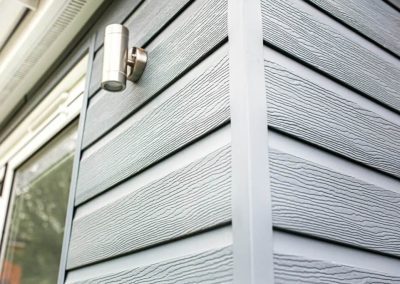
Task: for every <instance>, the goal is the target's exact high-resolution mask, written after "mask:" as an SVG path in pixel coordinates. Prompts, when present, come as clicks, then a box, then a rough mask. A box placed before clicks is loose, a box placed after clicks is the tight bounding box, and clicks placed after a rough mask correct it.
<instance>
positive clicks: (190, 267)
mask: <svg viewBox="0 0 400 284" xmlns="http://www.w3.org/2000/svg"><path fill="white" fill-rule="evenodd" d="M232 266H233V258H232V247H231V246H228V247H223V248H220V249H214V250H210V251H205V252H202V253H199V254H194V255H188V256H185V257H181V258H176V259H172V260H168V261H164V262H159V263H155V264H152V265H149V266H144V267H137V268H133V269H130V270H123V271H121V272H115V273H110V274H106V275H104V276H100V277H96V278H91V279H86V280H82V281H76V282H75V281H74V282H68V281H67V283H68V284H89V283H163V284H178V283H182V284H183V283H204V284H218V283H233V269H232Z"/></svg>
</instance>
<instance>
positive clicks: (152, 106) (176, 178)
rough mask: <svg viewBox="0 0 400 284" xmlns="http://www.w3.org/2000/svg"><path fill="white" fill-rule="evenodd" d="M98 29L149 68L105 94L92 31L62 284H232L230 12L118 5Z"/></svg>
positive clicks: (211, 1) (213, 1)
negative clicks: (113, 27)
mask: <svg viewBox="0 0 400 284" xmlns="http://www.w3.org/2000/svg"><path fill="white" fill-rule="evenodd" d="M114 15H118V16H114ZM104 17H106V18H108V19H107V20H102V19H100V21H104V22H107V24H108V23H116V22H120V23H123V24H124V25H126V26H127V27H128V28H129V30H130V40H129V43H130V45H135V46H142V47H145V48H146V50H147V51H148V56H149V61H148V64H147V66H146V70H145V73H144V74H143V77H142V78H141V79H140V81H139V82H138V83H137V84H134V85H133V84H129V85H128V86H127V89H126V90H125V91H123V92H119V93H109V92H106V91H104V90H101V89H100V80H101V69H102V60H103V48H102V40H103V36H104V33H103V30H104V26H100V28H99V30H98V34H97V36H96V40H95V43H94V46H95V50H96V53H95V57H94V61H93V68H92V71H91V72H92V76H91V78H90V86H89V92H88V97H89V98H88V104H87V109H86V115H85V122H84V129H83V135H82V149H81V152H80V155H81V157H80V161H79V175H78V178H77V186H76V193H75V202H74V217H73V222H72V230H71V234H70V241H69V245H68V257H67V261H66V278H65V282H66V283H86V282H90V281H94V282H107V280H108V281H111V280H113V281H120V282H123V283H126V282H131V283H141V282H142V281H150V282H153V283H157V282H159V281H161V280H163V281H164V282H165V281H166V283H167V282H168V283H177V282H179V281H180V279H197V280H196V281H200V282H205V283H226V282H231V281H232V249H231V243H232V237H231V229H230V222H231V202H230V187H231V179H230V177H231V174H230V146H229V142H230V132H229V69H228V55H227V54H228V47H227V1H220V0H201V1H195V2H193V1H192V2H189V1H187V0H184V1H145V2H143V3H140V2H139V1H115V3H114V4H112V5H111V6H110V7H109V8H108V10H107V11H106V13H105V14H104ZM81 127H82V126H81ZM147 255H152V257H149V256H147ZM121 263H123V264H121Z"/></svg>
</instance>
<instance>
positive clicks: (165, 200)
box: [68, 146, 231, 268]
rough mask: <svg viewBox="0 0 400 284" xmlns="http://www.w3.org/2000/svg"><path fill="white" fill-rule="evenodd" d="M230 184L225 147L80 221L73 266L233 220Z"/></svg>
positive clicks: (73, 245)
mask: <svg viewBox="0 0 400 284" xmlns="http://www.w3.org/2000/svg"><path fill="white" fill-rule="evenodd" d="M230 187H231V172H230V148H229V147H228V146H225V147H223V148H220V149H218V150H216V151H214V152H212V153H211V154H208V155H207V156H205V157H203V158H201V159H200V160H197V161H195V162H193V163H191V164H189V165H187V166H185V167H184V168H181V169H179V170H176V171H174V172H172V173H170V174H168V175H167V176H165V177H162V178H160V179H158V180H156V181H153V182H151V183H149V184H147V185H145V186H143V187H142V188H139V189H137V190H135V191H134V192H132V193H130V194H128V195H127V196H124V197H122V198H120V199H118V200H116V201H115V202H112V203H109V204H107V205H105V206H103V207H100V208H99V209H97V210H95V211H93V212H91V213H90V214H88V215H85V216H82V217H81V218H78V219H76V220H74V223H73V229H72V233H71V242H70V246H69V249H70V251H69V254H68V268H74V267H77V266H82V265H85V264H88V263H91V262H95V261H99V260H102V259H105V258H110V257H113V256H116V255H119V254H123V253H127V252H129V251H133V250H138V249H142V248H144V247H148V246H151V245H154V244H157V243H160V242H165V241H168V240H171V239H175V238H178V237H182V236H185V235H188V234H193V233H194V232H198V231H201V230H204V229H207V228H210V227H215V226H216V225H220V224H223V223H226V222H229V221H230V212H231V207H230V203H231V202H230V198H229V196H230ZM92 202H95V200H94V201H92Z"/></svg>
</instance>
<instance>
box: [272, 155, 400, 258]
mask: <svg viewBox="0 0 400 284" xmlns="http://www.w3.org/2000/svg"><path fill="white" fill-rule="evenodd" d="M269 155H270V172H271V181H270V183H271V188H272V195H273V197H272V206H273V209H272V212H273V223H274V226H276V227H279V228H282V229H287V230H291V231H296V232H301V233H304V234H310V235H313V236H317V237H321V238H325V239H330V240H334V241H338V242H342V243H346V244H351V245H354V246H359V247H364V248H368V249H371V250H375V251H380V252H384V253H388V254H393V255H396V256H400V229H399V226H398V224H399V221H400V208H399V206H398V204H400V195H399V193H397V192H393V191H390V190H386V189H382V188H380V187H378V186H376V185H371V184H368V183H365V182H363V181H360V180H358V179H355V178H353V177H351V176H346V175H344V174H340V173H337V172H334V171H333V170H331V169H329V168H327V167H325V166H321V165H318V164H316V163H312V162H309V161H306V160H303V159H300V158H298V157H295V156H292V155H289V154H286V153H283V152H280V151H277V150H273V149H272V150H271V151H270V153H269ZM349 174H351V173H349Z"/></svg>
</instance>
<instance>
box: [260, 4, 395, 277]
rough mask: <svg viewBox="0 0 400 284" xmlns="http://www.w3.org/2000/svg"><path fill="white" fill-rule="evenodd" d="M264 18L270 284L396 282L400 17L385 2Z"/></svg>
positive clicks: (284, 9) (271, 11) (283, 7)
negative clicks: (272, 278) (271, 244)
mask: <svg viewBox="0 0 400 284" xmlns="http://www.w3.org/2000/svg"><path fill="white" fill-rule="evenodd" d="M261 9H262V17H263V37H264V67H265V69H264V72H265V73H264V75H265V84H266V89H265V90H266V96H267V107H268V132H269V147H270V151H269V162H270V178H271V191H272V216H273V226H274V233H275V235H274V242H275V244H274V251H275V271H274V272H275V282H277V283H358V281H360V282H364V281H366V282H369V281H371V282H379V283H398V282H399V281H400V278H399V276H400V274H399V269H398V268H399V267H400V266H399V262H398V257H399V256H400V254H399V253H400V251H399V247H400V246H399V245H400V243H399V240H400V238H399V237H400V234H399V233H400V232H399V230H398V228H399V224H400V223H399V220H400V219H399V218H400V211H399V204H400V195H399V193H400V191H399V189H400V182H399V177H400V164H399V161H400V159H399V157H400V150H399V149H400V119H399V110H400V109H399V106H400V105H399V103H400V92H399V91H400V80H399V79H400V61H399V51H400V50H399V46H398V43H399V39H400V38H399V37H400V34H399V33H398V32H397V31H398V30H399V24H400V17H399V12H398V11H397V10H395V9H393V7H390V6H389V5H388V4H387V3H385V2H384V1H334V0H326V1H325V0H324V1H319V0H310V1H292V0H280V1H273V0H262V1H261ZM266 129H267V127H266ZM317 239H318V241H316V240H317ZM311 240H313V241H311ZM299 246H304V249H303V250H301V249H300V250H298V247H299ZM383 255H385V257H383Z"/></svg>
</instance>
